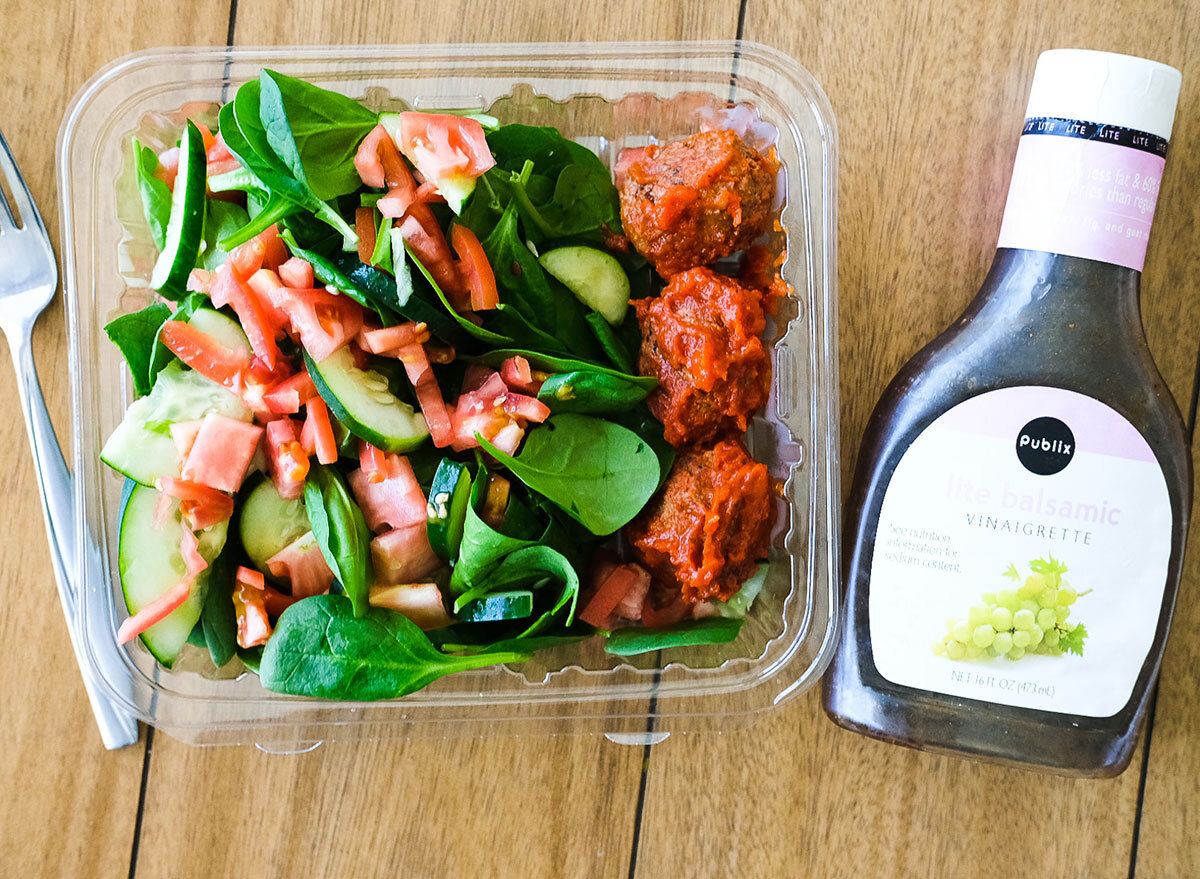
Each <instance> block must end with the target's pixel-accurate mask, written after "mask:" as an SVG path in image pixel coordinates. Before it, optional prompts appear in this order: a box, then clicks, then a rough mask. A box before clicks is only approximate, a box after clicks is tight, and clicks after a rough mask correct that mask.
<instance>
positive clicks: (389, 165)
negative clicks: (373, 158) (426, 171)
mask: <svg viewBox="0 0 1200 879" xmlns="http://www.w3.org/2000/svg"><path fill="white" fill-rule="evenodd" d="M379 162H380V164H382V165H383V179H384V183H386V185H387V189H388V192H387V194H388V197H392V196H396V195H400V196H402V197H403V198H404V199H405V200H406V201H407V202H408V203H409V204H412V203H413V202H415V201H416V200H417V190H418V189H419V187H418V186H417V181H416V180H415V179H413V173H412V171H410V170H409V169H408V165H406V164H405V163H404V159H402V158H400V150H398V149H397V148H396V142H395V141H394V140H392V139H391V138H390V137H388V138H385V139H384V140H382V141H380V143H379Z"/></svg>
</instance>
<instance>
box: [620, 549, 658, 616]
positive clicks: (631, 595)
mask: <svg viewBox="0 0 1200 879" xmlns="http://www.w3.org/2000/svg"><path fill="white" fill-rule="evenodd" d="M625 567H628V568H634V569H635V571H634V574H635V577H636V579H635V580H634V584H633V586H631V587H630V588H629V591H628V592H626V593H625V597H624V598H622V599H621V601H620V603H619V604H618V605H617V609H616V611H615V613H616V615H617V616H619V617H621V618H622V619H626V620H640V619H641V618H642V608H643V607H644V606H645V604H646V593H647V592H649V591H650V575H649V574H648V573H647V572H646V569H645V568H643V567H642V566H641V565H638V564H634V563H632V562H631V563H630V564H628V565H626V566H625Z"/></svg>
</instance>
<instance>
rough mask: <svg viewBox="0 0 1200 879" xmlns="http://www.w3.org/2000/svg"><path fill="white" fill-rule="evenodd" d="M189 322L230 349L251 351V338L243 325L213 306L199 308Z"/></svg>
mask: <svg viewBox="0 0 1200 879" xmlns="http://www.w3.org/2000/svg"><path fill="white" fill-rule="evenodd" d="M188 323H189V324H191V325H192V326H194V327H195V328H196V329H198V330H199V331H200V332H202V333H204V334H205V335H207V336H212V337H213V338H214V339H216V340H217V341H218V342H220V343H221V346H222V347H224V348H228V349H229V350H230V351H237V350H238V349H239V348H240V349H241V350H243V351H245V352H246V353H250V340H249V339H247V338H246V334H245V333H243V332H242V328H241V325H240V324H238V322H237V321H235V320H234V319H233V318H231V317H227V316H226V315H224V314H221V312H219V311H213V309H211V308H197V309H196V310H195V311H194V312H192V316H191V317H189V318H188Z"/></svg>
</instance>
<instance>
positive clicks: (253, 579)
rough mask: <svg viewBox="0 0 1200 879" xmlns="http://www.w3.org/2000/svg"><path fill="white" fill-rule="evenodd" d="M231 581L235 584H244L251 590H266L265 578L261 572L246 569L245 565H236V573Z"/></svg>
mask: <svg viewBox="0 0 1200 879" xmlns="http://www.w3.org/2000/svg"><path fill="white" fill-rule="evenodd" d="M233 581H234V582H235V583H244V584H245V585H247V586H249V587H250V588H252V589H266V588H267V578H266V577H264V576H263V573H262V571H256V570H254V568H247V567H246V566H245V565H238V568H237V571H236V572H234V575H233Z"/></svg>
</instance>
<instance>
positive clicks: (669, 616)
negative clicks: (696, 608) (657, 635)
mask: <svg viewBox="0 0 1200 879" xmlns="http://www.w3.org/2000/svg"><path fill="white" fill-rule="evenodd" d="M691 612H692V608H691V605H689V604H688V603H687V602H686V601H684V600H683V596H682V595H677V596H675V597H674V598H673V599H671V601H670V602H669V603H667V604H665V605H663V606H662V607H655V606H654V596H653V594H652V593H650V592H649V591H647V594H646V600H645V601H644V602H643V603H642V624H643V625H645V626H646V627H647V628H651V629H658V628H661V627H663V626H672V625H674V624H675V623H677V622H679V621H680V620H682V619H685V618H686V617H687V615H688V614H690V613H691Z"/></svg>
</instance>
